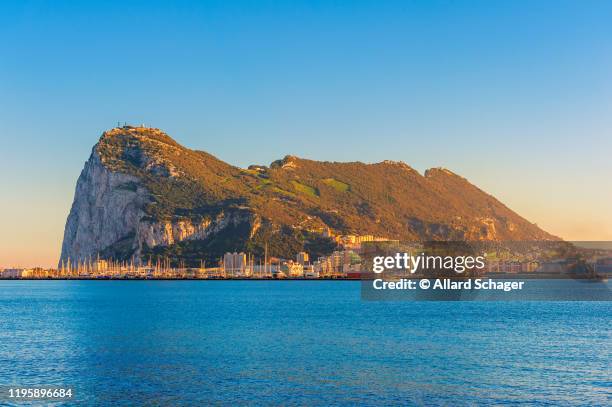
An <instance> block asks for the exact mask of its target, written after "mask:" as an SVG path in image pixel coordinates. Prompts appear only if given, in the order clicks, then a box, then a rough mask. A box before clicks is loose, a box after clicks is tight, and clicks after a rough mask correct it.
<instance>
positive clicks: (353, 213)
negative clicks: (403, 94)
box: [60, 126, 558, 264]
mask: <svg viewBox="0 0 612 407" xmlns="http://www.w3.org/2000/svg"><path fill="white" fill-rule="evenodd" d="M327 229H330V230H332V231H333V232H334V233H338V234H372V235H376V236H385V237H388V238H393V239H401V240H492V241H503V240H558V238H557V237H555V236H552V235H550V234H548V233H546V232H545V231H543V230H541V229H540V228H538V227H537V226H536V225H534V224H532V223H530V222H528V221H527V220H525V219H524V218H522V217H521V216H520V215H518V214H516V213H515V212H513V211H512V210H511V209H509V208H508V207H506V206H505V205H504V204H503V203H501V202H499V201H498V200H497V199H496V198H494V197H493V196H492V195H490V194H487V193H486V192H484V191H482V190H481V189H479V188H478V187H476V186H475V185H473V184H471V183H470V182H469V181H468V180H467V179H465V178H463V177H461V176H460V175H457V174H455V173H454V172H452V171H450V170H447V169H444V168H441V167H439V168H430V169H428V170H426V171H425V172H424V173H423V174H422V175H421V174H420V173H419V172H418V171H416V170H415V169H413V168H412V167H410V166H409V165H408V164H406V163H404V162H401V161H390V160H385V161H382V162H379V163H371V164H366V163H362V162H358V161H356V162H330V161H316V160H310V159H305V158H299V157H297V156H295V155H287V156H285V157H284V158H282V159H279V160H276V161H274V162H272V163H271V164H270V165H269V166H263V165H251V166H249V167H248V168H246V169H245V168H239V167H236V166H233V165H231V164H228V163H226V162H224V161H222V160H220V159H218V158H216V157H215V156H213V155H211V154H209V153H207V152H204V151H198V150H191V149H189V148H186V147H184V146H182V145H181V144H179V143H178V142H176V141H175V140H174V139H173V138H171V137H170V136H169V135H167V134H166V133H164V132H163V131H161V130H159V129H155V128H146V127H133V126H124V127H117V128H113V129H110V130H108V131H106V132H104V133H103V134H102V136H101V137H100V139H99V141H98V143H97V144H96V145H95V146H94V147H93V149H92V153H91V156H90V157H89V160H88V161H87V162H86V164H85V167H84V169H83V171H82V173H81V175H80V177H79V180H78V181H77V186H76V189H75V198H74V202H73V205H72V208H71V211H70V214H69V216H68V219H67V221H66V229H65V232H64V241H63V244H62V253H61V258H60V263H61V262H66V261H68V260H69V259H70V261H82V260H85V259H87V258H91V257H95V256H98V255H101V256H103V257H112V258H115V259H129V258H137V259H143V258H145V257H147V256H149V257H150V256H167V257H170V258H172V259H173V260H176V261H178V260H183V261H186V262H187V263H188V264H195V263H196V262H199V259H202V258H204V259H207V260H214V259H217V258H218V256H220V254H222V253H223V252H224V251H234V250H248V251H251V252H252V253H254V254H256V255H261V254H262V252H263V250H264V246H265V245H268V246H269V249H270V254H271V255H275V256H282V257H291V256H292V255H294V254H295V252H296V251H301V250H310V251H311V252H312V253H313V254H314V255H318V254H325V253H327V252H329V251H330V250H333V248H334V243H333V242H332V241H330V239H328V238H326V237H325V236H323V234H322V233H321V232H322V231H323V230H327Z"/></svg>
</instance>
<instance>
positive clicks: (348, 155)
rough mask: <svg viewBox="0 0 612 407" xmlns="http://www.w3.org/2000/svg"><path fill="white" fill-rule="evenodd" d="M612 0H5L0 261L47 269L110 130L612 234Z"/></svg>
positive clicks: (559, 230) (0, 72)
mask: <svg viewBox="0 0 612 407" xmlns="http://www.w3.org/2000/svg"><path fill="white" fill-rule="evenodd" d="M610 21H612V3H610V2H603V1H602V2H596V1H585V2H579V1H572V2H565V1H537V2H533V1H525V2H522V1H503V2H502V1H482V2H480V1H465V2H464V1H439V2H436V1H427V2H425V1H398V2H393V1H322V2H316V1H310V2H298V1H287V2H280V1H275V2H266V1H249V2H239V1H234V2H227V1H219V2H185V1H184V2H180V1H173V2H154V1H142V2H115V3H113V2H94V1H91V2H74V1H71V2H61V1H53V2H49V1H37V2H33V1H14V2H12V1H4V2H1V3H0V38H2V41H0V137H1V142H2V144H1V145H2V148H1V150H0V171H1V173H2V176H1V177H0V188H1V190H2V192H3V193H2V199H1V200H0V222H1V223H2V225H3V226H4V233H3V234H2V236H1V237H0V266H1V265H4V266H9V265H14V264H15V265H16V264H24V265H32V264H44V265H52V264H54V263H55V262H56V260H57V257H58V256H59V247H60V244H61V238H62V234H63V227H64V222H65V218H66V216H67V214H68V211H69V209H70V203H71V201H72V198H73V193H74V185H75V182H76V179H77V177H78V175H79V172H80V170H81V168H82V166H83V163H84V161H85V160H86V159H87V157H88V155H89V152H90V150H91V147H92V146H93V144H94V143H95V142H96V141H97V139H98V137H99V136H100V134H101V132H102V131H103V130H105V129H107V128H110V127H113V126H114V125H116V123H117V121H127V122H131V123H134V124H140V123H145V124H147V125H151V126H154V127H159V128H161V129H163V130H165V131H167V132H168V133H169V134H170V135H171V136H173V137H174V138H176V139H177V140H178V141H179V142H181V143H182V144H184V145H186V146H189V147H192V148H197V149H201V150H206V151H208V152H210V153H212V154H214V155H216V156H218V157H219V158H221V159H223V160H225V161H228V162H230V163H233V164H235V165H239V166H247V165H249V164H251V163H259V164H267V163H269V162H271V161H273V160H274V159H277V158H280V157H283V156H284V155H286V154H295V155H298V156H301V157H307V158H313V159H319V160H335V161H354V160H360V161H365V162H375V161H381V160H384V159H392V160H402V161H405V162H407V163H408V164H410V165H411V166H413V167H415V168H416V169H418V170H419V171H423V170H424V169H426V168H429V167H437V166H443V167H447V168H449V169H451V170H453V171H455V172H457V173H459V174H461V175H463V176H465V177H466V178H468V179H469V180H470V181H472V182H473V183H475V184H476V185H478V186H480V187H481V188H482V189H484V190H486V191H487V192H490V193H491V194H493V195H495V196H496V197H498V198H499V199H500V200H501V201H503V202H504V203H506V204H507V205H508V206H509V207H510V208H512V209H514V210H515V211H517V212H518V213H520V214H521V215H523V216H525V217H526V218H527V219H529V220H530V221H533V222H537V223H538V224H539V225H540V226H542V227H543V228H544V229H546V230H547V231H550V232H552V233H555V234H557V235H560V236H562V237H564V238H567V239H581V240H605V239H612V214H611V213H610V210H609V207H610V204H609V203H610V201H611V198H612V188H611V187H612V185H611V184H612V181H610V179H611V177H610V176H611V174H612V171H611V170H612V159H611V156H612V154H611V153H612V134H611V133H612V24H610Z"/></svg>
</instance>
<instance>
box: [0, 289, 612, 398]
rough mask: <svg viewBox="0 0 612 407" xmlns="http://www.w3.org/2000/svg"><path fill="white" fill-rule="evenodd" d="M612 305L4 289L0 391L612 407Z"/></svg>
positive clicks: (290, 292) (337, 293)
mask: <svg viewBox="0 0 612 407" xmlns="http://www.w3.org/2000/svg"><path fill="white" fill-rule="evenodd" d="M611 317H612V303H610V302H556V303H555V302H505V303H504V302H363V301H361V299H360V283H359V282H340V281H339V282H325V281H321V282H317V281H310V282H309V281H299V282H282V281H268V282H266V281H164V282H154V281H38V282H36V281H0V324H1V327H0V385H2V384H6V385H20V386H26V385H30V386H37V385H39V386H40V385H45V386H50V385H58V386H67V387H72V388H73V389H74V391H75V395H76V400H77V401H79V402H81V403H82V404H86V405H108V404H129V405H138V404H147V405H197V404H205V403H211V402H212V403H217V404H232V405H236V404H257V405H262V404H263V405H266V404H283V405H292V404H300V405H313V404H314V405H329V404H342V405H354V404H366V405H379V404H402V405H411V404H412V405H424V404H426V405H476V404H478V405H480V404H495V405H499V404H508V405H512V404H521V403H531V404H544V405H555V406H557V405H600V406H604V405H610V404H611V403H612V384H611V382H612V373H611V366H612V327H611Z"/></svg>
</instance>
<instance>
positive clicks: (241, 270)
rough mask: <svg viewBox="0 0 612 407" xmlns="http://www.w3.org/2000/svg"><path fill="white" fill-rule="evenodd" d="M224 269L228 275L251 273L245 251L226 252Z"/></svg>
mask: <svg viewBox="0 0 612 407" xmlns="http://www.w3.org/2000/svg"><path fill="white" fill-rule="evenodd" d="M223 270H224V271H225V275H226V277H246V276H247V275H250V268H249V267H248V263H247V255H246V254H245V253H242V252H240V253H236V252H234V253H229V252H228V253H225V255H224V256H223Z"/></svg>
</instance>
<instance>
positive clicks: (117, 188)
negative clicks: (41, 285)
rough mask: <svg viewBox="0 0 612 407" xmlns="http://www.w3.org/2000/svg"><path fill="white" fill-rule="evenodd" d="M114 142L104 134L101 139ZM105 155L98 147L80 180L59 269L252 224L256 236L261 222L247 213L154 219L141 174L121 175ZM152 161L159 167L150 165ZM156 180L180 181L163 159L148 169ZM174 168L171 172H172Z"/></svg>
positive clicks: (137, 255)
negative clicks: (210, 216)
mask: <svg viewBox="0 0 612 407" xmlns="http://www.w3.org/2000/svg"><path fill="white" fill-rule="evenodd" d="M105 137H109V135H108V134H106V133H105V135H104V136H103V138H102V139H101V143H102V142H104V138H105ZM107 161H108V158H107V157H104V156H101V149H100V143H98V144H97V145H96V146H95V147H94V149H93V151H92V153H91V156H90V158H89V160H88V161H87V162H86V163H85V167H84V168H83V171H82V172H81V175H80V176H79V178H78V181H77V185H76V190H75V194H74V201H73V203H72V208H71V210H70V214H69V215H68V219H67V221H66V227H65V230H64V240H63V243H62V252H61V257H60V261H59V265H60V266H61V265H62V263H66V264H68V263H72V264H75V263H78V262H82V261H87V260H89V259H95V258H96V257H97V256H102V257H103V258H111V257H112V258H124V259H125V258H134V259H139V258H140V257H141V255H142V252H143V250H144V249H147V248H154V247H157V246H160V245H161V246H169V245H173V244H175V243H178V242H182V241H186V240H201V239H206V238H209V237H211V236H213V235H214V234H216V233H219V232H220V231H222V230H223V229H225V228H227V227H230V226H233V227H236V226H238V225H240V224H242V223H247V224H248V226H249V228H250V230H251V231H250V234H251V235H252V234H253V233H254V232H255V231H256V230H257V228H258V226H259V222H258V221H257V220H256V218H255V217H253V216H252V215H251V214H250V213H249V212H248V211H236V210H234V211H231V210H230V211H221V212H219V213H218V214H217V215H216V216H215V217H213V218H206V219H200V220H197V221H195V220H192V219H159V220H158V219H154V218H152V217H151V216H149V214H148V213H147V212H146V208H147V205H149V204H151V203H152V202H153V201H154V199H152V197H151V193H150V192H149V191H148V190H147V188H146V187H145V186H144V185H143V182H142V179H141V178H140V177H138V176H136V175H132V174H128V173H125V172H121V171H120V170H119V171H118V170H117V168H113V166H112V165H109V163H108V162H107ZM151 162H153V163H154V165H151ZM143 167H145V168H146V170H147V171H148V172H149V173H151V174H153V175H155V176H157V177H166V178H169V177H177V176H181V174H179V173H178V172H177V171H176V170H175V169H174V168H172V167H171V165H164V163H163V162H161V161H160V160H159V159H157V160H154V159H149V160H146V162H145V163H144V164H143ZM168 168H169V169H168Z"/></svg>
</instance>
